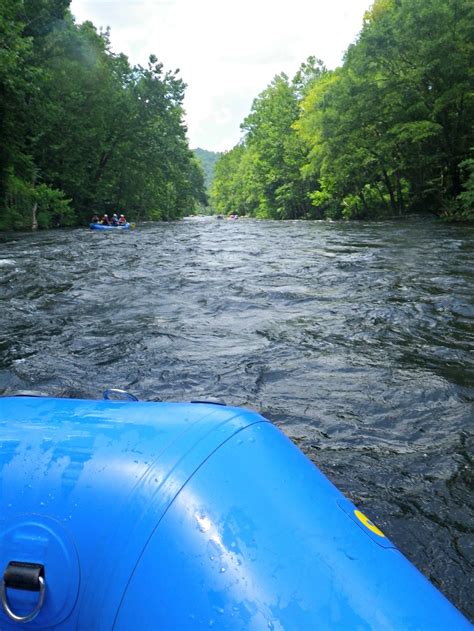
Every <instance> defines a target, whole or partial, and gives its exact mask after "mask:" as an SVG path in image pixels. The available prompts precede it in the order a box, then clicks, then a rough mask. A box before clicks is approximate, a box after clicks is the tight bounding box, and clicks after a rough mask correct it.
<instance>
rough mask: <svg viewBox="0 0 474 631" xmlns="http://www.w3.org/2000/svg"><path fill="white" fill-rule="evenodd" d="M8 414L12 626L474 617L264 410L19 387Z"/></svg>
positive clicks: (414, 621) (446, 624)
mask: <svg viewBox="0 0 474 631" xmlns="http://www.w3.org/2000/svg"><path fill="white" fill-rule="evenodd" d="M0 427H1V441H0V445H1V453H0V471H1V480H2V495H1V500H0V502H1V503H0V572H4V574H3V579H2V582H1V589H0V593H1V597H2V601H3V606H2V607H0V609H2V611H1V613H0V628H1V629H2V630H3V631H5V630H10V629H14V628H17V627H18V626H20V625H21V623H19V622H14V621H13V620H12V615H13V616H16V617H17V618H23V617H27V616H28V615H29V614H32V615H35V616H36V617H34V619H33V620H32V621H31V622H29V623H28V625H26V628H31V629H55V630H65V629H83V630H87V631H90V630H97V631H99V630H100V631H104V630H107V629H118V630H126V629H127V630H130V629H153V630H159V629H163V630H170V629H199V628H205V629H209V628H210V627H212V626H214V627H215V628H216V629H224V628H225V629H235V630H237V629H239V630H242V629H246V630H247V629H274V630H277V629H280V630H282V629H284V630H285V631H286V630H291V629H295V630H302V629H305V630H309V629H311V630H312V629H328V630H329V629H331V630H332V629H426V630H429V631H433V630H434V629H450V631H453V630H458V629H466V630H467V629H471V626H470V624H469V622H468V621H467V620H466V619H465V618H464V617H463V616H462V615H461V614H460V612H459V611H458V610H457V609H455V608H454V607H453V606H452V605H451V604H450V603H449V602H448V600H446V598H445V597H444V596H442V595H441V593H440V592H439V591H437V590H436V589H435V587H433V585H432V584H431V583H430V582H429V581H428V580H426V579H425V578H424V576H422V574H421V573H420V572H418V570H417V569H415V567H414V566H413V565H412V564H411V563H410V562H409V561H408V560H407V559H406V558H405V557H404V556H403V555H402V554H401V553H400V552H399V551H398V550H397V549H396V547H395V546H394V545H393V544H392V543H391V542H390V541H389V540H388V538H387V537H386V536H385V535H384V534H383V533H382V532H381V531H380V530H379V529H378V528H377V527H376V526H375V525H374V524H372V522H371V521H370V520H369V519H368V518H367V517H365V516H364V515H363V514H362V513H360V512H359V511H358V510H357V508H356V507H355V506H354V505H353V504H352V503H351V502H350V501H349V500H348V499H347V498H346V497H344V495H342V493H340V492H339V491H338V490H337V489H336V488H335V486H334V485H333V484H331V482H329V480H328V479H327V478H326V477H325V476H324V475H323V474H322V473H321V472H320V471H319V470H318V469H317V468H316V467H315V466H314V465H313V464H312V463H311V462H310V461H309V460H308V459H307V458H306V457H305V456H304V455H303V454H302V453H301V451H299V449H298V448H297V447H295V445H294V444H293V443H292V442H291V441H290V440H289V439H288V438H287V437H285V436H284V435H283V434H282V433H281V432H280V431H279V430H278V429H277V428H276V427H274V426H273V425H272V424H271V423H270V422H269V421H267V420H266V419H265V418H263V417H262V416H260V415H259V414H257V413H255V412H251V411H249V410H244V409H240V408H235V407H226V406H222V405H215V404H212V403H141V402H133V401H109V400H104V401H86V400H73V399H53V398H34V397H29V396H27V397H8V398H3V399H1V400H0ZM30 590H31V591H30ZM34 590H36V591H34ZM41 600H42V602H40V601H41ZM6 608H7V609H9V611H10V615H8V614H7V613H6ZM23 628H25V625H23Z"/></svg>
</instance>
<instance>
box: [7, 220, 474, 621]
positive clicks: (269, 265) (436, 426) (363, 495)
mask: <svg viewBox="0 0 474 631" xmlns="http://www.w3.org/2000/svg"><path fill="white" fill-rule="evenodd" d="M473 237H474V228H472V227H465V226H449V225H443V224H440V223H436V222H434V221H430V220H421V219H420V220H412V221H407V222H394V223H388V222H380V223H329V222H296V221H295V222H266V221H253V220H238V221H226V220H222V221H219V220H217V219H213V218H194V219H187V220H183V221H181V222H175V223H163V224H148V225H140V226H138V227H137V229H136V230H135V231H131V232H120V233H99V232H93V231H89V230H87V229H74V230H58V231H49V232H43V233H41V232H39V233H35V234H14V235H11V234H10V235H1V236H0V317H1V320H0V321H1V329H0V394H3V395H7V394H11V393H14V392H18V391H24V390H35V391H40V392H43V393H47V394H50V395H53V396H60V397H81V398H101V393H102V391H103V390H104V389H106V388H111V387H117V388H123V389H125V390H128V391H129V392H131V393H133V394H135V395H136V396H137V397H138V398H140V399H142V400H157V399H162V400H174V401H189V400H196V399H209V398H217V399H220V400H224V401H225V402H226V403H228V404H232V405H239V406H245V407H248V408H252V409H255V410H257V411H259V412H261V413H262V414H263V415H264V416H266V417H267V418H269V419H270V420H271V421H273V422H274V423H275V424H276V425H278V426H279V427H280V428H281V429H282V430H283V431H284V432H285V433H286V434H287V435H288V436H290V437H291V438H292V439H293V440H294V441H295V442H296V443H297V444H298V445H299V446H300V448H301V449H302V450H303V451H304V452H305V453H306V454H307V455H308V457H309V458H310V459H311V460H312V461H313V462H314V463H315V464H316V465H317V466H318V467H319V468H320V469H322V470H323V471H324V473H326V475H327V476H328V477H329V478H330V479H331V480H332V481H333V482H334V483H335V484H336V485H337V486H338V487H339V488H340V489H341V490H342V491H343V492H344V493H345V494H346V495H348V496H349V497H350V498H351V499H352V500H353V501H354V502H355V503H356V504H357V505H358V506H359V507H360V508H361V510H363V511H364V512H365V513H366V514H368V515H369V517H370V518H371V519H372V520H373V521H375V523H376V524H377V525H378V526H379V527H381V528H382V530H384V531H385V533H386V534H387V535H388V536H389V537H390V538H391V539H392V541H394V542H395V543H396V544H397V545H398V547H399V548H400V549H401V550H402V552H403V553H404V554H405V555H406V556H407V557H408V558H409V559H410V560H412V561H413V562H414V563H415V565H416V566H417V567H418V568H419V569H420V570H421V571H422V572H423V573H424V574H425V575H426V576H427V577H428V578H429V579H430V580H432V581H433V582H434V583H435V585H437V586H438V587H439V588H440V589H441V590H442V591H443V592H444V593H445V594H446V595H447V596H448V598H449V599H450V600H451V601H452V602H453V603H454V604H455V605H456V606H458V607H459V608H461V609H462V610H463V611H464V612H465V613H466V614H467V615H468V616H470V617H471V618H472V617H474V609H473V605H472V600H471V595H472V593H473V591H474V590H473V586H472V576H473V572H472V568H473V524H474V520H473V512H474V505H473V499H472V490H473V483H472V482H473V478H472V453H473V450H472V429H473V411H474V406H473V400H474V396H473V395H474V387H473V386H474V363H473V353H472V351H473V348H474V326H473V320H474V300H473V298H474V282H473V281H474V240H473ZM0 405H1V400H0ZM0 438H1V437H0Z"/></svg>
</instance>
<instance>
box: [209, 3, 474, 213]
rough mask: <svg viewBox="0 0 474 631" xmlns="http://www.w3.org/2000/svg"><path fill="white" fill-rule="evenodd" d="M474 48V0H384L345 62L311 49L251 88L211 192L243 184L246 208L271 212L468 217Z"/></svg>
mask: <svg viewBox="0 0 474 631" xmlns="http://www.w3.org/2000/svg"><path fill="white" fill-rule="evenodd" d="M473 58H474V5H473V4H472V2H471V1H470V0H376V1H375V2H374V4H373V6H372V8H371V10H370V11H368V12H367V13H366V15H365V18H364V24H363V28H362V31H361V34H360V36H359V39H358V41H357V42H356V43H355V44H353V45H352V46H350V47H349V49H348V51H347V53H346V55H345V59H344V64H343V66H342V67H341V68H338V69H336V70H335V71H333V72H328V71H327V70H326V69H325V68H324V66H323V64H322V63H321V62H319V61H317V60H316V59H315V58H314V57H313V58H309V59H308V61H307V62H306V63H304V64H302V66H301V68H300V70H299V71H298V72H297V74H296V75H295V77H294V79H293V80H292V81H291V82H290V81H289V80H288V78H287V77H286V76H285V75H279V76H277V77H275V79H274V81H273V82H272V83H271V84H270V85H269V86H268V88H267V89H266V90H265V91H264V92H262V93H261V94H260V95H259V97H258V98H257V99H255V101H254V104H253V107H252V111H251V112H250V114H249V116H248V117H247V118H246V119H245V121H244V123H243V125H242V128H243V130H244V132H245V137H244V139H243V141H242V144H241V148H240V150H239V152H238V153H237V154H236V155H235V156H233V158H232V160H228V159H226V160H225V168H223V169H222V170H221V169H220V164H219V163H218V165H217V167H216V180H217V181H216V182H215V183H214V186H213V189H212V198H213V203H214V204H215V205H216V206H217V207H219V206H232V205H235V206H238V204H239V203H241V199H242V196H243V195H244V197H245V199H246V200H247V202H248V207H247V212H248V213H249V214H252V215H255V216H266V217H272V218H297V217H330V218H346V219H359V218H380V217H393V216H403V215H405V214H407V213H410V212H420V211H421V212H430V213H434V214H436V215H438V216H444V217H449V218H457V217H460V218H463V219H466V218H467V219H472V179H471V177H472V176H471V175H469V173H471V171H470V169H471V168H472V166H471V162H470V161H469V160H467V158H468V151H469V148H470V147H472V146H473V143H474V137H473V133H474V132H473V129H474V127H473V119H474V91H473V83H474V81H473V79H474V64H473ZM221 160H224V158H221ZM466 160H467V161H466ZM244 165H245V168H244ZM466 173H467V175H466ZM222 177H224V178H226V182H225V183H223V182H221V181H220V178H222ZM463 178H464V180H465V181H464V183H463ZM222 194H225V195H226V196H227V199H226V200H225V202H223V200H222V199H221V197H220V196H221V195H222Z"/></svg>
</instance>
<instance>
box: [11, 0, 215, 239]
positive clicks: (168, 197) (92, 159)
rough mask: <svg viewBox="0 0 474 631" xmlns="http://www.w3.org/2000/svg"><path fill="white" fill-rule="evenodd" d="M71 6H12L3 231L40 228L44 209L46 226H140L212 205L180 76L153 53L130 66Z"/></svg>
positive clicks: (50, 0)
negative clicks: (190, 138) (95, 222)
mask: <svg viewBox="0 0 474 631" xmlns="http://www.w3.org/2000/svg"><path fill="white" fill-rule="evenodd" d="M68 6H69V0H5V1H4V2H3V3H2V4H1V5H0V97H1V100H0V132H1V137H2V144H1V148H0V228H2V227H3V228H21V229H23V228H26V227H31V225H32V208H33V207H34V205H35V203H36V204H37V207H38V211H37V220H38V226H39V227H44V228H49V227H54V226H57V225H71V224H80V223H84V222H87V221H88V219H89V218H90V216H91V215H92V214H93V213H95V212H105V211H111V210H113V211H116V210H118V209H120V210H124V211H125V212H127V215H128V216H129V217H130V218H131V219H134V220H139V219H176V218H179V217H181V216H182V215H183V214H185V213H189V212H190V211H192V209H193V208H194V207H195V206H196V204H198V203H201V204H202V203H203V202H204V201H205V199H206V198H205V188H204V180H203V174H202V171H201V169H200V166H199V165H198V163H197V162H196V160H195V158H194V155H193V154H192V152H191V151H190V150H189V147H188V143H187V139H186V128H185V126H184V123H183V108H182V101H183V97H184V90H185V84H184V83H183V82H182V80H181V79H180V78H179V77H178V71H176V72H165V71H164V70H163V66H162V64H160V63H159V62H158V60H157V58H156V57H155V56H153V55H152V56H150V60H149V64H148V66H147V67H146V68H142V67H141V66H135V67H132V66H130V64H129V62H128V59H127V58H126V57H125V56H124V55H115V54H113V53H111V52H110V43H109V39H108V32H105V33H98V32H97V30H96V28H95V27H94V25H93V24H92V23H90V22H85V23H84V24H82V25H76V24H75V23H74V20H73V18H72V16H71V14H70V13H69V10H68ZM66 200H68V201H66Z"/></svg>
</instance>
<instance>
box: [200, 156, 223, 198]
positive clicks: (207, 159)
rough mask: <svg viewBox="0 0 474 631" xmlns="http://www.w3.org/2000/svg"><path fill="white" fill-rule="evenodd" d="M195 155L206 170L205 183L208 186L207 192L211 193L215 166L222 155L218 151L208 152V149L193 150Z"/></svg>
mask: <svg viewBox="0 0 474 631" xmlns="http://www.w3.org/2000/svg"><path fill="white" fill-rule="evenodd" d="M193 151H194V155H195V156H196V158H197V159H198V160H199V161H200V163H201V164H202V168H203V169H204V176H205V177H204V181H205V184H206V190H207V191H208V192H209V187H210V185H211V182H212V178H213V176H214V165H215V164H216V162H217V160H218V159H219V158H220V157H221V155H222V153H219V152H216V151H207V149H200V148H199V147H198V148H197V149H193Z"/></svg>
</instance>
